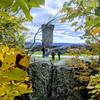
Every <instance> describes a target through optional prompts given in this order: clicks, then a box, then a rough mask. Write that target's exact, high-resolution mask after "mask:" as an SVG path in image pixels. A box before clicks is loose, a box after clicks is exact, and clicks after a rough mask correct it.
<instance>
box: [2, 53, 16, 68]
mask: <svg viewBox="0 0 100 100" xmlns="http://www.w3.org/2000/svg"><path fill="white" fill-rule="evenodd" d="M15 63H16V57H15V55H13V54H12V55H11V54H10V55H9V54H6V55H5V57H4V60H3V64H2V67H3V69H8V68H11V67H14V66H15Z"/></svg>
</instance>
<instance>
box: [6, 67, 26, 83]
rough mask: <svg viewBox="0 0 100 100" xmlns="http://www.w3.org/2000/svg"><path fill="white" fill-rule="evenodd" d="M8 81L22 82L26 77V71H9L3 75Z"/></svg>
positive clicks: (17, 69) (16, 69)
mask: <svg viewBox="0 0 100 100" xmlns="http://www.w3.org/2000/svg"><path fill="white" fill-rule="evenodd" d="M4 75H5V76H6V77H8V79H10V80H17V81H24V80H25V77H27V76H28V74H27V72H26V71H23V70H22V69H19V68H15V69H13V70H9V71H7V72H6V73H5V74H4Z"/></svg>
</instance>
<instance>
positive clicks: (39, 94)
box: [29, 62, 83, 100]
mask: <svg viewBox="0 0 100 100" xmlns="http://www.w3.org/2000/svg"><path fill="white" fill-rule="evenodd" d="M29 74H30V76H31V77H32V85H33V91H34V92H33V94H31V95H30V98H31V99H32V100H83V99H82V98H81V94H80V92H79V91H78V89H76V88H77V87H78V85H79V83H78V82H77V81H76V80H75V79H74V77H73V75H74V71H73V69H72V68H68V67H67V66H59V65H57V66H55V65H53V64H52V63H48V62H34V63H32V64H31V65H30V69H29Z"/></svg>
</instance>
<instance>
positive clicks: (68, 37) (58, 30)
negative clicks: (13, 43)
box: [26, 0, 85, 43]
mask: <svg viewBox="0 0 100 100" xmlns="http://www.w3.org/2000/svg"><path fill="white" fill-rule="evenodd" d="M65 1H68V0H45V4H44V5H41V7H40V8H32V9H31V15H32V16H33V21H32V23H27V24H26V25H27V27H28V29H29V30H30V32H29V34H28V35H27V38H28V39H27V41H32V40H33V37H34V34H33V32H34V33H35V32H36V31H37V30H38V28H39V27H41V25H42V24H45V23H47V22H48V21H50V20H51V19H52V18H53V17H54V16H55V15H56V14H57V13H58V12H59V10H60V9H61V7H62V5H63V3H64V2H65ZM76 20H77V19H76ZM52 24H54V25H55V28H54V37H53V42H54V43H84V42H85V41H84V40H83V39H81V38H80V37H81V36H82V35H83V34H84V31H77V32H75V31H74V29H75V27H71V26H70V23H68V22H65V23H60V22H59V20H55V21H54V22H52ZM41 34H42V33H39V34H38V35H37V37H36V39H37V42H40V41H41V40H42V36H41Z"/></svg>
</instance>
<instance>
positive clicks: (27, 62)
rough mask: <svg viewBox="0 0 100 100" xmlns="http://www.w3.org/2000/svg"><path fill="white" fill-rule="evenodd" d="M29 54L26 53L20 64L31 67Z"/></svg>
mask: <svg viewBox="0 0 100 100" xmlns="http://www.w3.org/2000/svg"><path fill="white" fill-rule="evenodd" d="M29 59H30V58H29V56H27V55H25V56H24V57H23V58H22V59H21V60H20V62H19V64H20V65H21V66H24V67H25V68H28V67H29Z"/></svg>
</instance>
